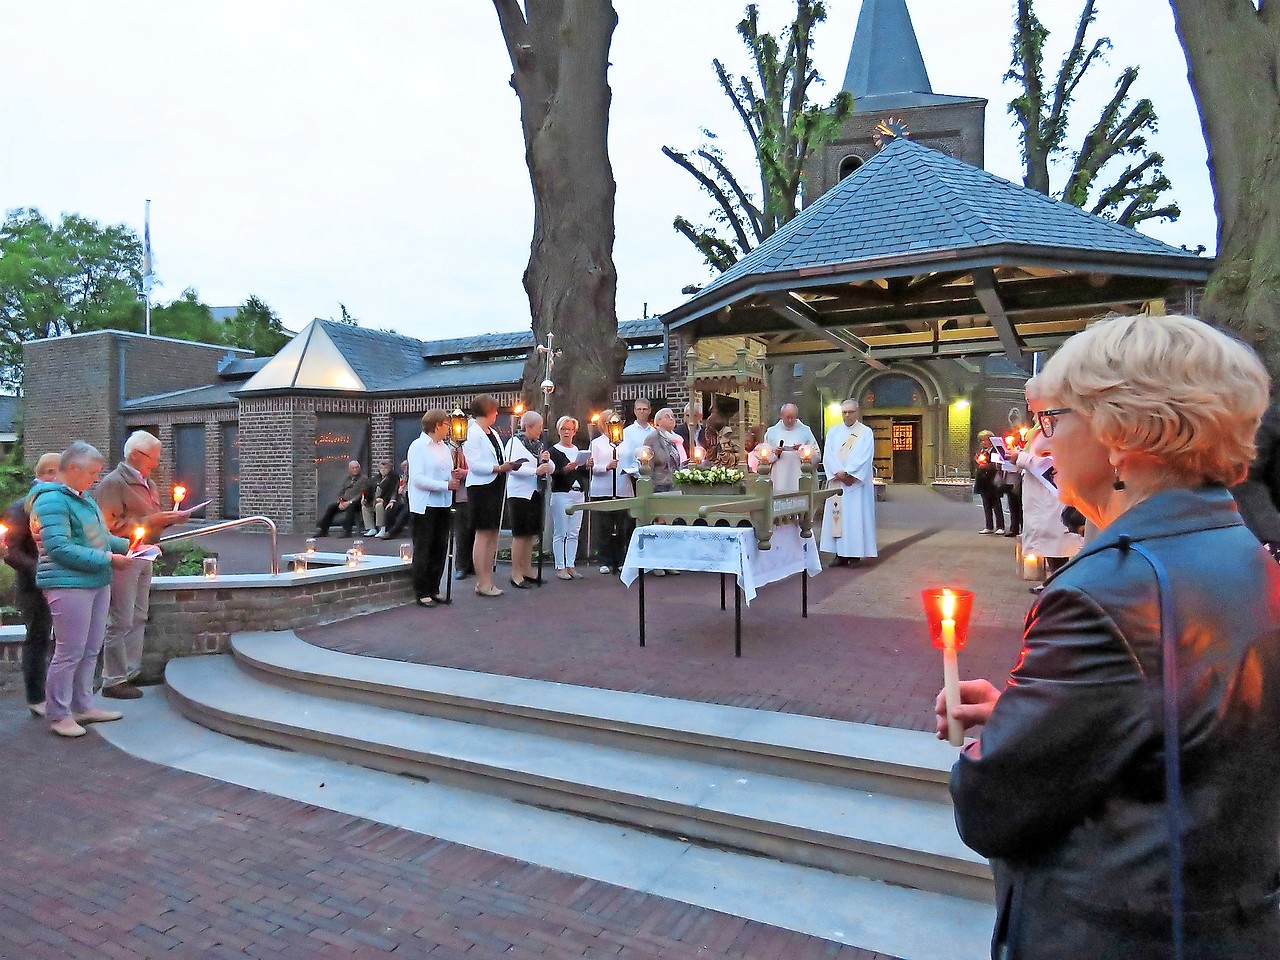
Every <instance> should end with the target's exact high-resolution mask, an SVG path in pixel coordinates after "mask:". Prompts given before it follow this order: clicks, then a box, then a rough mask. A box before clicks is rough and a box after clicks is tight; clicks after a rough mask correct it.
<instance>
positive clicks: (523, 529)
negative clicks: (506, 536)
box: [507, 490, 542, 537]
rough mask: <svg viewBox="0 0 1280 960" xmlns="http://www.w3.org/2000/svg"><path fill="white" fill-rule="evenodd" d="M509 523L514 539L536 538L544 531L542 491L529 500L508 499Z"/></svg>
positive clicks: (535, 493)
mask: <svg viewBox="0 0 1280 960" xmlns="http://www.w3.org/2000/svg"><path fill="white" fill-rule="evenodd" d="M507 521H508V522H509V523H510V524H511V535H512V536H513V537H536V536H537V535H538V531H539V530H541V529H542V491H541V490H537V491H535V492H534V494H533V496H532V497H531V498H530V499H528V500H523V499H521V498H520V497H510V498H508V500H507Z"/></svg>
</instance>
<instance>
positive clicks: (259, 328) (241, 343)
mask: <svg viewBox="0 0 1280 960" xmlns="http://www.w3.org/2000/svg"><path fill="white" fill-rule="evenodd" d="M222 326H223V330H222V334H223V340H224V342H225V343H226V344H227V345H228V346H231V347H244V348H245V349H248V350H252V351H253V352H254V355H255V356H259V357H270V356H274V355H275V354H276V353H277V352H279V350H280V348H281V347H283V346H284V345H285V344H286V343H288V342H289V334H288V333H287V332H286V331H285V329H284V324H282V323H281V322H280V318H279V317H278V316H276V313H275V311H274V310H272V309H271V308H270V307H269V306H267V305H266V304H265V303H264V302H263V301H262V300H260V299H258V298H257V297H255V296H251V297H249V299H248V300H246V301H245V302H244V306H242V307H241V308H240V309H239V310H237V311H236V315H235V316H234V317H232V318H231V319H230V320H228V321H226V323H224V324H223V325H222Z"/></svg>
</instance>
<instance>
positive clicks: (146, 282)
mask: <svg viewBox="0 0 1280 960" xmlns="http://www.w3.org/2000/svg"><path fill="white" fill-rule="evenodd" d="M151 282H152V275H151V201H150V200H148V201H147V213H146V219H145V220H144V222H143V226H142V293H143V296H145V297H147V298H148V299H150V297H151Z"/></svg>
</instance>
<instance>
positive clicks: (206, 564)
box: [200, 557, 218, 580]
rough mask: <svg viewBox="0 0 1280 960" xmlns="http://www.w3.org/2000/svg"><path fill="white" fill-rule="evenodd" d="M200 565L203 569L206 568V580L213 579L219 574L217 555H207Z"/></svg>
mask: <svg viewBox="0 0 1280 960" xmlns="http://www.w3.org/2000/svg"><path fill="white" fill-rule="evenodd" d="M200 566H201V569H203V570H204V576H205V579H206V580H212V579H213V578H214V577H216V576H217V575H218V558H217V557H205V558H204V561H203V562H202V563H201V565H200Z"/></svg>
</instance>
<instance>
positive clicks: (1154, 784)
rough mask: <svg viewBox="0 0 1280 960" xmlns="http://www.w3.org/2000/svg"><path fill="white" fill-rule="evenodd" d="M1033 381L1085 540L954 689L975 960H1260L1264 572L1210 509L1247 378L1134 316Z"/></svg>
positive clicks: (1239, 424)
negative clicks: (982, 886) (1014, 627)
mask: <svg viewBox="0 0 1280 960" xmlns="http://www.w3.org/2000/svg"><path fill="white" fill-rule="evenodd" d="M1036 384H1037V386H1038V387H1040V388H1042V389H1041V396H1042V397H1043V400H1042V408H1041V409H1040V410H1038V411H1036V417H1037V420H1038V421H1039V423H1040V426H1041V429H1042V430H1043V432H1044V437H1045V441H1044V446H1045V447H1046V448H1051V449H1050V451H1049V452H1051V455H1052V456H1053V458H1054V462H1055V467H1056V480H1057V484H1058V488H1059V490H1060V491H1061V494H1062V499H1063V500H1064V501H1065V502H1066V503H1069V504H1071V505H1072V506H1074V507H1076V508H1077V509H1079V510H1080V512H1081V513H1083V514H1084V516H1085V517H1087V518H1088V519H1089V520H1090V521H1092V522H1093V524H1094V525H1095V526H1096V527H1097V528H1098V532H1097V533H1096V535H1095V536H1094V537H1093V538H1092V539H1091V540H1090V541H1089V542H1088V543H1087V544H1086V545H1085V547H1084V549H1083V550H1082V551H1081V552H1080V553H1079V554H1078V555H1077V556H1076V557H1075V558H1074V559H1072V560H1071V561H1070V562H1069V563H1068V564H1067V565H1066V566H1065V567H1063V568H1062V569H1061V570H1059V571H1058V572H1057V573H1055V574H1054V575H1053V576H1052V577H1051V578H1050V579H1049V581H1048V582H1047V584H1046V587H1045V590H1044V592H1043V593H1042V594H1041V595H1040V599H1039V600H1037V601H1036V602H1035V604H1034V606H1033V607H1032V609H1031V612H1030V613H1029V614H1028V616H1027V623H1026V630H1025V639H1024V645H1023V650H1022V655H1021V658H1020V659H1019V661H1018V665H1017V666H1016V667H1015V668H1014V670H1013V672H1012V674H1011V675H1010V678H1009V683H1008V685H1007V686H1006V687H1005V688H1004V690H1003V691H999V690H997V689H996V688H995V687H994V686H992V685H991V684H989V683H987V682H986V681H985V680H972V681H967V682H965V683H962V684H961V697H962V699H963V701H964V703H965V705H964V706H962V707H960V708H958V709H957V710H956V711H955V713H954V716H955V718H956V719H957V720H960V721H961V722H962V723H964V724H965V725H966V726H972V725H976V724H983V725H984V726H983V729H982V732H981V735H980V737H979V739H978V740H976V741H973V742H970V743H969V744H968V745H966V746H965V748H964V749H963V751H962V752H961V754H960V758H959V760H958V761H957V762H956V765H955V767H954V769H953V770H952V774H951V794H952V798H953V800H954V803H955V815H956V822H957V824H958V826H959V829H960V834H961V836H962V837H963V838H964V840H965V842H966V843H968V844H969V846H971V847H972V848H973V849H974V850H977V851H978V852H979V853H982V854H984V855H986V856H988V857H990V858H991V860H992V867H993V869H994V872H995V877H996V907H997V911H998V913H997V920H996V930H995V936H994V940H993V949H992V956H993V957H998V958H1001V960H1051V958H1053V960H1056V958H1063V960H1066V958H1072V960H1075V958H1089V960H1157V958H1160V960H1164V958H1169V957H1174V956H1177V955H1179V954H1177V953H1176V952H1175V950H1174V949H1173V947H1172V943H1173V942H1174V941H1175V939H1176V938H1178V937H1181V938H1183V940H1184V943H1183V948H1182V952H1181V954H1180V955H1181V956H1182V957H1184V958H1186V960H1210V958H1212V960H1237V958H1238V960H1246V958H1248V960H1260V958H1262V957H1280V912H1278V911H1277V902H1278V901H1280V569H1278V568H1277V566H1276V564H1275V563H1273V562H1272V561H1271V559H1270V558H1269V556H1268V555H1267V553H1266V552H1265V551H1264V550H1263V549H1262V547H1261V545H1260V544H1259V543H1258V540H1257V539H1256V538H1255V537H1254V536H1253V535H1252V534H1251V533H1250V532H1249V531H1248V529H1247V528H1246V527H1245V526H1244V525H1243V523H1242V522H1241V520H1240V515H1239V513H1238V512H1237V510H1236V507H1235V503H1234V501H1233V500H1232V498H1231V494H1230V493H1229V492H1228V490H1227V486H1228V485H1229V484H1231V483H1235V482H1238V481H1239V480H1240V479H1242V478H1243V476H1244V473H1245V470H1246V468H1247V467H1248V464H1249V461H1250V458H1251V457H1252V455H1253V449H1254V445H1253V438H1254V433H1255V430H1256V428H1257V425H1258V419H1259V417H1260V416H1261V414H1262V411H1263V409H1264V407H1265V406H1266V402H1267V377H1266V374H1265V372H1264V371H1263V368H1262V365H1261V364H1260V363H1259V362H1258V360H1257V358H1256V357H1255V356H1254V355H1253V354H1252V353H1251V352H1250V351H1249V350H1248V349H1247V348H1246V347H1244V346H1242V345H1241V344H1239V343H1237V342H1236V341H1234V340H1231V339H1230V338H1228V337H1227V336H1225V335H1224V334H1222V333H1220V332H1218V331H1216V330H1214V329H1212V328H1210V327H1208V326H1207V325H1205V324H1202V323H1200V322H1199V321H1197V320H1193V319H1190V318H1187V317H1148V316H1136V317H1121V318H1116V319H1112V320H1108V321H1104V322H1102V323H1099V324H1096V325H1095V326H1093V327H1091V328H1089V330H1087V331H1085V332H1084V333H1081V334H1079V335H1077V336H1076V337H1075V338H1073V339H1072V340H1070V341H1068V342H1067V344H1066V345H1065V346H1064V347H1063V348H1062V350H1060V351H1059V352H1058V354H1057V355H1056V356H1054V357H1053V359H1052V360H1050V361H1049V363H1048V364H1047V365H1046V367H1045V369H1044V372H1043V373H1042V374H1041V376H1040V377H1039V378H1038V379H1037V381H1036ZM938 712H939V729H940V731H943V733H940V735H945V727H946V717H945V714H946V707H945V703H944V702H943V698H942V696H941V695H940V696H939V710H938ZM1168 784H1177V785H1179V786H1178V788H1176V789H1173V788H1170V789H1168V790H1166V785H1168Z"/></svg>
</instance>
